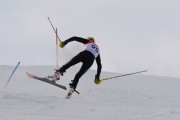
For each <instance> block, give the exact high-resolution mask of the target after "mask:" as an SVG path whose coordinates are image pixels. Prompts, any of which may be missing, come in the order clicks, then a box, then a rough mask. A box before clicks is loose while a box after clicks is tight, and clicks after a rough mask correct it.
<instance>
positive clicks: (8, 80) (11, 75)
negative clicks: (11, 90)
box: [5, 62, 20, 88]
mask: <svg viewBox="0 0 180 120" xmlns="http://www.w3.org/2000/svg"><path fill="white" fill-rule="evenodd" d="M19 64H20V62H18V64H17V65H16V67H15V68H14V70H13V72H12V74H11V75H10V77H9V79H8V81H7V83H6V86H5V88H6V87H7V85H8V83H9V81H10V79H11V77H12V76H13V74H14V72H15V71H16V69H17V67H18V66H19Z"/></svg>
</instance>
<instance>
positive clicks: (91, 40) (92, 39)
mask: <svg viewBox="0 0 180 120" xmlns="http://www.w3.org/2000/svg"><path fill="white" fill-rule="evenodd" d="M87 40H89V42H95V40H94V38H93V37H88V38H87Z"/></svg>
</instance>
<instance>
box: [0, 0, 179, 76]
mask: <svg viewBox="0 0 180 120" xmlns="http://www.w3.org/2000/svg"><path fill="white" fill-rule="evenodd" d="M179 6H180V1H179V0H0V18H1V20H0V56H1V59H0V65H16V64H17V63H18V62H19V61H20V62H21V65H56V49H55V34H54V32H53V30H52V28H51V26H50V24H49V21H48V19H47V17H50V18H51V21H52V23H53V25H54V26H55V27H57V28H58V34H59V37H60V39H61V40H62V41H64V40H66V39H68V38H69V37H72V36H79V37H84V38H86V37H89V36H93V37H94V38H95V40H96V42H97V44H98V45H99V47H100V51H101V59H102V64H103V71H111V72H118V73H129V72H136V71H139V70H145V69H147V70H149V71H148V73H147V74H152V75H165V76H174V77H180V53H179V51H180V13H179V12H180V7H179ZM81 50H83V45H82V44H79V43H76V42H73V43H70V44H68V45H67V46H66V47H65V48H64V49H61V48H59V64H60V65H62V64H64V63H65V62H67V61H68V60H69V59H70V58H71V57H73V56H74V55H76V54H77V53H78V51H81ZM92 68H94V69H96V64H94V65H93V67H92Z"/></svg>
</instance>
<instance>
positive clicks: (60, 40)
mask: <svg viewBox="0 0 180 120" xmlns="http://www.w3.org/2000/svg"><path fill="white" fill-rule="evenodd" d="M48 20H49V22H50V24H51V26H52V28H53V30H54V32H55V34H56V35H57V33H56V30H55V28H54V26H53V24H52V22H51V20H50V17H48ZM57 38H58V39H59V41H60V42H61V40H60V38H59V36H58V35H57Z"/></svg>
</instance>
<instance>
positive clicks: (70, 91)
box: [66, 86, 75, 99]
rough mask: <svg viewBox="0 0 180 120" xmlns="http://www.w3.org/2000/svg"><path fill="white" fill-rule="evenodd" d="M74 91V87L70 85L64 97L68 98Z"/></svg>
mask: <svg viewBox="0 0 180 120" xmlns="http://www.w3.org/2000/svg"><path fill="white" fill-rule="evenodd" d="M74 91H75V90H74V88H73V87H72V86H70V88H69V92H68V94H67V96H66V99H70V98H71V96H72V94H73V92H74Z"/></svg>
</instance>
